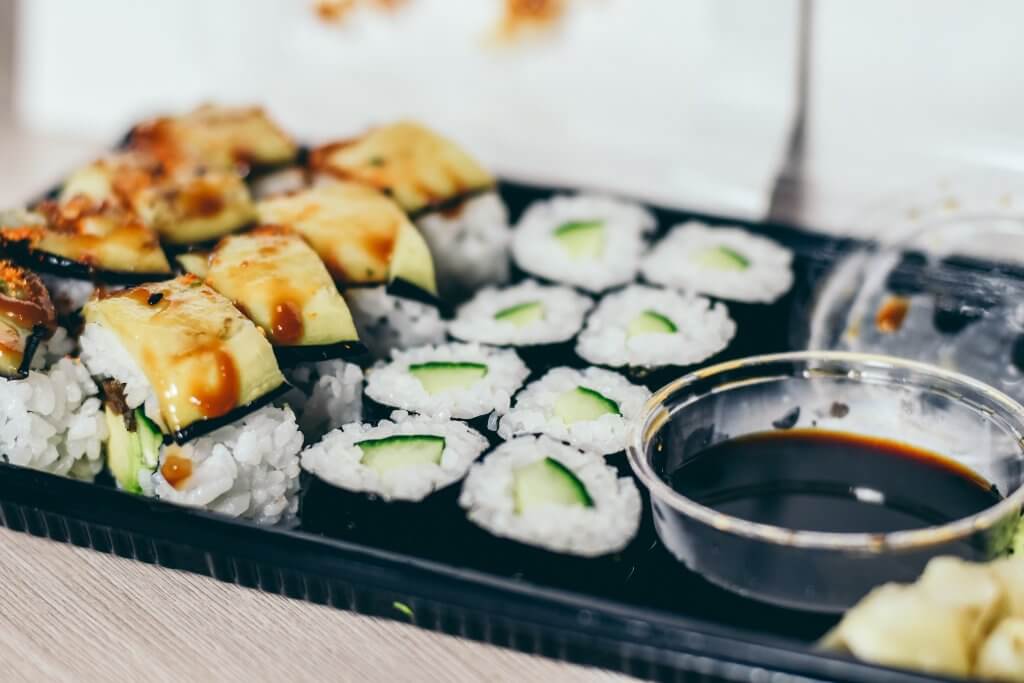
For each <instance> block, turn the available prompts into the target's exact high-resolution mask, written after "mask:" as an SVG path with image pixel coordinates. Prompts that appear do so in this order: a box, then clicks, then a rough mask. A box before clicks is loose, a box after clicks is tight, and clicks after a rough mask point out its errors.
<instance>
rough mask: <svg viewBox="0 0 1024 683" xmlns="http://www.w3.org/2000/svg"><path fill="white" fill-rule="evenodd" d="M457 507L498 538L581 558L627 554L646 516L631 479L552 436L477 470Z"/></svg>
mask: <svg viewBox="0 0 1024 683" xmlns="http://www.w3.org/2000/svg"><path fill="white" fill-rule="evenodd" d="M459 504H460V505H461V506H462V507H463V508H465V510H466V514H467V516H468V517H469V520H470V521H472V522H473V523H474V524H477V525H478V526H480V527H482V528H483V529H485V530H486V531H488V532H490V533H491V534H494V535H495V536H498V537H501V538H506V539H511V540H514V541H518V542H519V543H523V544H526V545H530V546H535V547H538V548H543V549H546V550H549V551H553V552H556V553H565V554H569V555H577V556H581V557H597V556H600V555H607V554H611V553H616V552H618V551H621V550H622V549H624V548H625V547H626V546H627V545H628V544H629V542H630V541H631V540H632V539H633V537H634V536H635V535H636V532H637V529H638V528H639V525H640V516H641V506H640V493H639V491H638V490H637V488H636V484H635V483H634V482H633V480H632V479H629V478H621V479H620V478H619V477H618V475H617V474H616V472H615V470H614V469H613V468H612V467H609V466H608V465H606V464H605V462H604V459H603V458H601V457H600V456H597V455H595V454H593V453H586V452H583V451H579V450H577V449H575V448H573V447H571V446H567V445H565V444H562V443H559V442H557V441H555V440H554V439H551V438H549V437H546V436H539V437H532V436H529V437H519V438H516V439H513V440H512V441H508V442H506V443H504V444H502V445H501V446H499V447H498V448H496V449H495V450H494V451H493V452H492V453H490V454H489V455H488V456H487V457H486V458H485V459H484V460H483V461H482V462H480V463H478V464H475V465H474V466H473V467H472V468H471V469H470V471H469V474H468V475H467V477H466V481H465V482H464V484H463V487H462V495H461V496H460V497H459Z"/></svg>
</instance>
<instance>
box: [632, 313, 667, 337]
mask: <svg viewBox="0 0 1024 683" xmlns="http://www.w3.org/2000/svg"><path fill="white" fill-rule="evenodd" d="M678 331H679V328H678V327H676V324H675V323H674V322H672V321H671V320H669V319H668V318H666V317H665V316H663V315H662V314H661V313H658V312H657V311H644V312H643V313H641V314H640V315H638V316H637V317H635V318H633V320H631V321H630V323H629V327H628V328H627V330H626V334H628V335H629V336H630V337H636V336H638V335H642V334H672V333H674V332H678Z"/></svg>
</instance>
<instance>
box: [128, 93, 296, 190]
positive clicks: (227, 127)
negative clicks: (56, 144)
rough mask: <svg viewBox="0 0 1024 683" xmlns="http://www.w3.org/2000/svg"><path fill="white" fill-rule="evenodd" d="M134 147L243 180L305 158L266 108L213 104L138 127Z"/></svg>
mask: <svg viewBox="0 0 1024 683" xmlns="http://www.w3.org/2000/svg"><path fill="white" fill-rule="evenodd" d="M128 146H129V147H130V148H132V149H136V150H144V151H146V152H147V153H149V154H152V155H154V156H157V157H158V158H160V159H161V160H162V161H163V162H164V163H166V164H168V165H170V166H179V165H183V164H184V165H198V166H203V167H205V168H208V169H230V170H234V171H237V172H239V173H241V174H243V175H248V174H250V173H251V172H254V171H255V172H262V171H265V170H266V169H271V168H276V167H278V166H282V165H284V164H288V163H290V162H292V161H294V160H295V158H296V157H297V156H298V153H299V149H298V146H297V145H296V144H295V142H294V141H293V140H292V139H291V138H290V137H289V136H288V135H287V134H285V132H284V131H283V130H281V128H280V127H279V126H278V125H277V124H276V123H275V122H274V121H273V120H271V118H270V117H269V116H267V114H266V112H265V111H264V110H263V109H261V108H259V107H223V106H216V105H209V104H208V105H203V106H201V107H199V108H197V109H195V110H193V111H191V112H189V113H187V114H183V115H179V116H161V117H158V118H155V119H151V120H149V121H144V122H142V123H140V124H138V125H137V126H135V128H133V129H132V132H131V134H130V135H129V137H128Z"/></svg>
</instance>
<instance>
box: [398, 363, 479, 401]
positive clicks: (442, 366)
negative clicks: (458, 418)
mask: <svg viewBox="0 0 1024 683" xmlns="http://www.w3.org/2000/svg"><path fill="white" fill-rule="evenodd" d="M409 374H410V375H412V376H413V377H415V378H416V379H418V380H419V382H420V384H421V385H422V386H423V390H424V391H426V392H427V393H428V394H431V395H433V394H439V393H441V392H444V391H457V390H459V389H468V388H469V387H471V386H473V385H474V384H476V383H477V382H479V381H480V380H481V379H483V378H484V377H485V376H486V375H487V366H486V365H484V364H483V363H448V362H436V361H435V362H429V363H417V364H414V365H410V366H409Z"/></svg>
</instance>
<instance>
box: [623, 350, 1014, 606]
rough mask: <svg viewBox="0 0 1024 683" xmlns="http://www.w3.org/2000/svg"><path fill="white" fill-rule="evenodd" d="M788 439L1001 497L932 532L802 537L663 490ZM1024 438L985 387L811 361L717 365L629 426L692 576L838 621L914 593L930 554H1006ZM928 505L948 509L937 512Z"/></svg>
mask: <svg viewBox="0 0 1024 683" xmlns="http://www.w3.org/2000/svg"><path fill="white" fill-rule="evenodd" d="M785 429H801V430H807V429H809V430H828V431H829V432H844V433H847V434H851V435H854V436H858V437H869V438H873V439H885V440H891V441H895V442H899V443H901V444H905V445H906V446H909V447H912V448H917V449H924V450H927V451H931V452H933V453H937V454H940V455H942V456H945V458H947V459H949V460H954V461H956V462H958V463H960V464H961V465H963V466H965V467H966V468H968V469H970V470H972V471H973V472H974V473H976V474H978V475H980V476H982V477H984V479H985V480H986V481H987V482H989V483H991V484H993V485H995V486H996V487H997V488H998V491H999V492H1000V493H1001V494H1002V495H1003V496H1004V498H1003V499H1002V500H1000V501H998V502H994V503H993V505H992V506H991V507H988V508H987V509H983V510H981V511H980V512H978V513H976V514H973V515H970V516H967V517H962V518H960V519H954V520H953V521H950V522H948V523H946V524H942V525H939V526H926V527H923V528H917V529H908V530H901V531H893V532H889V533H862V532H846V531H843V532H833V531H806V530H797V529H791V528H783V527H779V526H772V525H769V524H762V523H757V522H754V521H748V520H746V519H741V518H739V517H734V516H730V515H726V514H723V513H721V512H719V511H716V510H714V509H712V508H711V507H707V506H705V505H702V504H700V503H698V502H697V501H695V500H693V499H691V498H688V497H686V496H684V495H683V494H681V493H679V492H677V491H676V490H675V489H674V488H673V487H672V486H671V485H670V482H671V481H672V475H673V474H674V473H677V470H679V468H680V467H682V466H683V465H684V464H687V463H688V462H689V461H691V460H692V459H693V458H694V457H695V456H696V455H697V454H699V453H700V452H701V451H703V450H705V449H707V448H708V447H709V446H711V445H713V444H717V443H719V442H721V441H725V440H727V439H732V438H736V437H741V436H746V435H752V434H756V433H764V432H776V431H778V430H785ZM803 433H806V432H803ZM1022 435H1024V408H1022V406H1020V405H1019V404H1017V403H1016V402H1014V401H1013V400H1012V399H1010V398H1009V397H1007V396H1006V395H1004V394H1002V393H1000V392H998V391H996V390H994V389H992V388H990V387H988V386H987V385H985V384H982V383H981V382H977V381H975V380H972V379H970V378H968V377H965V376H963V375H958V374H956V373H952V372H947V371H945V370H941V369H939V368H937V367H933V366H930V365H925V364H921V363H916V362H913V361H906V360H901V359H897V358H890V357H886V356H871V355H864V354H856V353H845V352H835V351H821V352H819V351H808V352H796V353H783V354H776V355H768V356H756V357H752V358H747V359H742V360H737V361H732V362H727V363H722V364H719V365H715V366H712V367H709V368H705V369H703V370H700V371H698V372H695V373H692V374H690V375H687V376H685V377H682V378H680V379H678V380H676V381H675V382H672V383H671V384H668V385H667V386H665V387H663V388H662V389H661V390H660V391H658V392H657V393H656V394H655V395H654V396H653V397H652V398H651V400H650V401H649V402H648V404H647V407H646V409H645V412H644V414H643V415H642V416H641V418H640V419H639V421H638V423H636V424H634V425H633V435H632V438H631V440H630V446H629V449H628V450H629V461H630V465H631V466H632V468H633V471H634V472H635V473H636V475H637V477H638V478H639V479H640V481H641V482H642V483H643V484H644V485H645V486H646V487H647V488H648V489H649V491H650V498H651V506H652V509H653V513H654V523H655V527H656V529H657V533H658V536H659V537H660V538H661V541H662V543H663V544H664V545H665V547H666V548H667V549H668V550H669V552H671V553H672V555H673V556H675V557H676V559H678V560H680V561H681V562H683V563H684V564H685V565H686V566H687V567H688V568H689V569H691V570H692V571H695V572H697V573H699V574H701V575H703V576H704V577H705V578H706V579H708V580H709V581H712V582H714V583H716V584H719V585H721V586H723V587H725V588H728V589H730V590H732V591H735V592H737V593H740V594H743V595H746V596H748V597H751V598H754V599H757V600H761V601H765V602H770V603H774V604H778V605H782V606H785V607H789V608H795V609H801V610H809V611H815V612H841V611H843V610H845V609H847V608H848V607H850V606H851V605H853V604H854V603H855V602H857V600H859V599H860V598H861V597H863V596H864V594H865V593H867V592H868V591H869V590H870V589H871V588H873V587H875V586H877V585H879V584H882V583H885V582H887V581H900V582H910V581H913V580H915V579H916V578H917V577H918V576H919V575H920V573H921V571H922V570H923V569H924V566H925V564H926V563H927V562H928V560H930V559H931V558H932V557H935V556H937V555H957V556H960V557H963V558H966V559H970V560H985V559H990V558H992V557H995V556H996V555H998V554H1000V553H1002V552H1005V550H1006V549H1007V547H1008V546H1009V544H1010V543H1011V541H1012V537H1013V532H1014V529H1015V527H1016V523H1017V521H1018V519H1019V517H1020V510H1021V504H1022V502H1024V488H1022V486H1021V484H1022V477H1024V474H1022V463H1024V445H1022V444H1024V442H1022V438H1024V437H1022ZM708 457H713V456H711V455H709V456H708ZM807 457H814V452H813V451H811V452H809V453H808V455H807ZM684 474H685V473H683V472H678V475H679V476H683V475H684ZM678 481H679V480H678V479H677V482H678ZM856 484H857V482H850V485H851V489H850V490H851V493H857V490H854V487H855V486H856ZM858 490H859V489H858ZM930 503H931V504H933V505H935V506H936V509H939V510H941V509H942V505H943V501H930ZM809 528H812V529H813V528H814V526H813V523H812V524H811V525H810V527H809Z"/></svg>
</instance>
